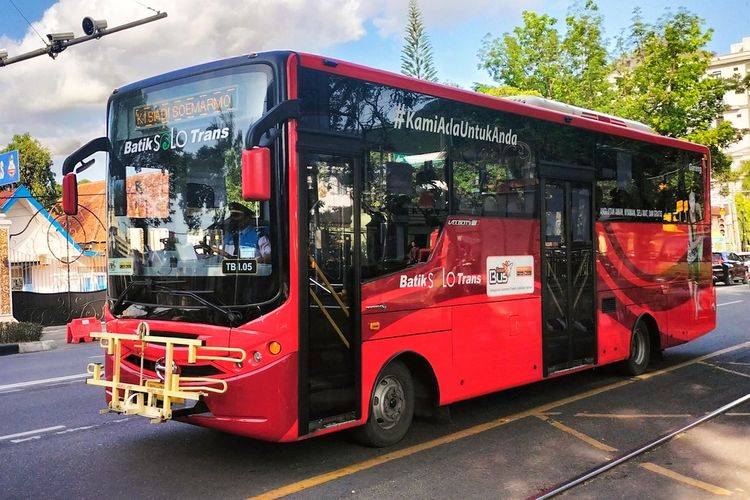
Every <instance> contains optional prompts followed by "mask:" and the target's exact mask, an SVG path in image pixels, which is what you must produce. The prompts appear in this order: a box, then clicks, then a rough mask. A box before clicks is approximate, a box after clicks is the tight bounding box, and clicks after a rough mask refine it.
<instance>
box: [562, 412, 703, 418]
mask: <svg viewBox="0 0 750 500" xmlns="http://www.w3.org/2000/svg"><path fill="white" fill-rule="evenodd" d="M574 416H576V417H585V418H620V419H628V418H688V417H691V416H692V415H690V414H689V413H682V414H680V413H675V414H671V415H670V414H664V415H654V414H653V413H649V414H644V413H576V414H575V415H574Z"/></svg>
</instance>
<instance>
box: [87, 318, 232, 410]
mask: <svg viewBox="0 0 750 500" xmlns="http://www.w3.org/2000/svg"><path fill="white" fill-rule="evenodd" d="M91 336H92V337H94V338H98V339H99V342H100V343H101V345H102V347H104V348H105V349H106V350H107V355H108V356H110V358H111V359H112V367H111V372H112V373H111V375H112V376H111V378H110V379H109V380H107V379H106V378H105V374H104V373H103V372H102V365H101V364H100V363H90V364H89V365H88V367H87V372H88V373H89V374H90V375H92V378H90V379H88V380H86V383H87V384H90V385H96V386H101V387H105V388H107V389H109V392H110V393H111V398H110V400H109V402H108V406H107V408H105V409H104V410H102V413H108V412H116V413H124V414H127V415H141V416H144V417H147V418H150V419H151V421H152V422H164V421H166V420H170V419H171V418H172V416H173V405H176V404H184V402H185V401H186V400H193V401H199V400H200V398H201V397H202V396H206V395H208V394H210V393H214V394H224V393H225V392H226V391H227V383H226V382H225V381H224V380H221V379H216V378H210V377H183V376H181V375H180V373H179V370H178V369H177V365H176V364H175V362H174V359H175V347H181V348H187V363H188V364H189V365H190V364H195V363H196V362H198V361H226V362H233V363H242V362H243V361H244V360H245V358H246V357H247V355H246V353H245V351H244V350H243V349H238V348H229V347H208V346H205V345H203V341H201V340H198V339H184V338H172V337H159V336H151V335H150V334H149V327H148V324H146V323H141V324H140V325H139V326H138V330H137V333H135V334H127V333H110V332H98V333H97V332H93V333H91ZM123 341H127V342H136V343H137V344H136V345H137V346H138V347H139V350H140V351H141V352H145V351H146V349H147V348H148V346H149V345H150V344H153V345H158V346H160V347H162V348H163V349H164V353H165V356H164V365H163V369H162V370H161V371H160V372H159V373H160V375H161V376H160V377H159V378H157V379H154V378H147V377H146V376H145V375H144V370H143V363H141V370H140V372H139V374H138V383H126V382H123V381H122V380H121V375H122V342H123ZM216 351H221V353H222V354H221V355H218V354H216ZM141 360H143V358H141Z"/></svg>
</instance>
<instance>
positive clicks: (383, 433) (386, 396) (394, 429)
mask: <svg viewBox="0 0 750 500" xmlns="http://www.w3.org/2000/svg"><path fill="white" fill-rule="evenodd" d="M413 417H414V382H413V380H412V377H411V372H410V371H409V369H408V368H407V367H406V366H405V365H404V364H403V363H401V362H400V361H392V362H390V363H389V364H388V365H387V366H386V367H385V368H383V369H382V370H381V372H380V374H379V375H378V378H377V381H376V382H375V386H374V387H373V389H372V395H371V396H370V416H369V418H368V419H367V423H366V424H365V425H364V426H362V427H360V428H359V429H357V433H358V434H357V438H358V439H359V440H360V441H361V442H362V443H364V444H366V445H368V446H373V447H378V448H379V447H383V446H390V445H392V444H396V443H398V442H399V441H401V439H403V437H404V436H405V435H406V432H407V431H408V430H409V426H410V425H411V421H412V418H413Z"/></svg>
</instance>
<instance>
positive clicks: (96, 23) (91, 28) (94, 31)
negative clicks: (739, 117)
mask: <svg viewBox="0 0 750 500" xmlns="http://www.w3.org/2000/svg"><path fill="white" fill-rule="evenodd" d="M82 27H83V32H84V33H86V34H87V35H88V36H98V35H99V34H100V33H101V32H102V31H103V30H105V29H107V21H106V20H105V19H94V18H93V17H90V16H87V17H84V18H83V23H82Z"/></svg>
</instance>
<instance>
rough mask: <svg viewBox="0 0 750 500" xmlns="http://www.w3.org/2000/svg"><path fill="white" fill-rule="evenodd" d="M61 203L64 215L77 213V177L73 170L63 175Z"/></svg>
mask: <svg viewBox="0 0 750 500" xmlns="http://www.w3.org/2000/svg"><path fill="white" fill-rule="evenodd" d="M62 205H63V212H65V215H78V179H77V178H76V174H74V173H73V172H70V173H68V174H65V176H63V183H62Z"/></svg>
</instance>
